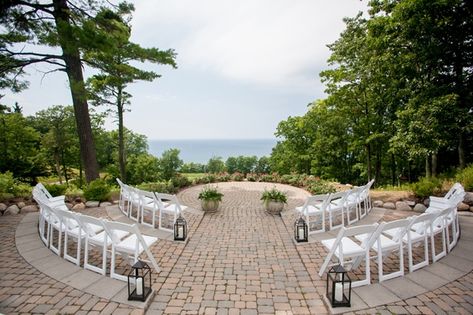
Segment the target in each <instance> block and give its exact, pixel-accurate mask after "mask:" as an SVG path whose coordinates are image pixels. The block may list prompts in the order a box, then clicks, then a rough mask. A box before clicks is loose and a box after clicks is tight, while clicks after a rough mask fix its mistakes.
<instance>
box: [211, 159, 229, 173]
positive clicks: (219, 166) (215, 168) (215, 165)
mask: <svg viewBox="0 0 473 315" xmlns="http://www.w3.org/2000/svg"><path fill="white" fill-rule="evenodd" d="M224 170H225V163H224V162H223V161H222V158H221V157H213V158H211V159H210V160H209V162H208V163H207V172H209V173H212V174H215V173H221V172H223V171H224Z"/></svg>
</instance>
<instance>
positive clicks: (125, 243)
mask: <svg viewBox="0 0 473 315" xmlns="http://www.w3.org/2000/svg"><path fill="white" fill-rule="evenodd" d="M117 232H118V231H117ZM142 236H143V239H144V241H145V243H146V246H148V247H150V246H151V245H153V244H154V243H155V242H156V241H157V240H158V238H157V237H152V236H148V235H142ZM136 243H137V237H136V235H135V234H132V235H130V236H128V237H127V238H125V239H124V240H122V241H121V242H120V243H118V244H117V245H116V246H115V248H116V249H117V250H119V251H123V252H127V253H130V254H134V253H135V251H136ZM138 246H139V248H138V255H139V254H141V253H142V252H143V250H144V248H143V246H142V245H141V243H140V242H138Z"/></svg>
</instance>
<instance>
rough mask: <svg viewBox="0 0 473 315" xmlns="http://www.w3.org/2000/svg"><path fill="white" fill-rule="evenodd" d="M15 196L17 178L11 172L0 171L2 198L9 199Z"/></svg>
mask: <svg viewBox="0 0 473 315" xmlns="http://www.w3.org/2000/svg"><path fill="white" fill-rule="evenodd" d="M14 196H15V179H14V178H13V174H12V173H10V172H6V173H3V174H2V173H0V199H8V198H12V197H14Z"/></svg>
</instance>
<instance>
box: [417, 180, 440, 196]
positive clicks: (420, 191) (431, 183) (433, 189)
mask: <svg viewBox="0 0 473 315" xmlns="http://www.w3.org/2000/svg"><path fill="white" fill-rule="evenodd" d="M411 188H412V191H413V192H414V194H415V195H416V196H417V197H420V198H426V197H429V196H433V195H436V194H438V193H439V192H440V190H441V188H442V181H441V180H439V179H438V178H425V177H422V178H420V179H419V181H418V182H416V183H413V184H412V185H411Z"/></svg>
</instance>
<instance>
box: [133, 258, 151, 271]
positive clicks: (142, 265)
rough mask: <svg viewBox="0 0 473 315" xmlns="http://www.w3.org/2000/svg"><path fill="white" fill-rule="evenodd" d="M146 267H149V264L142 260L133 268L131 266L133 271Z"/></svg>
mask: <svg viewBox="0 0 473 315" xmlns="http://www.w3.org/2000/svg"><path fill="white" fill-rule="evenodd" d="M146 267H149V266H148V264H147V263H145V262H144V261H141V260H138V261H137V262H136V263H135V264H134V265H133V266H131V268H133V269H143V268H146Z"/></svg>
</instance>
